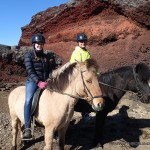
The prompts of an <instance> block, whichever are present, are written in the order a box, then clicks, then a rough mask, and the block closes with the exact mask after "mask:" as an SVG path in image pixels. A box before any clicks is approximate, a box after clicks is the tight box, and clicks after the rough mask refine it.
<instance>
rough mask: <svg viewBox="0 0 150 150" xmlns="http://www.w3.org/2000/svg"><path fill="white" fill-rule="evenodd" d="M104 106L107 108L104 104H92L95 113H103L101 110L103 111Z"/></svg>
mask: <svg viewBox="0 0 150 150" xmlns="http://www.w3.org/2000/svg"><path fill="white" fill-rule="evenodd" d="M104 106H105V103H104V102H99V103H96V104H94V103H93V104H92V108H93V110H95V111H101V110H103V108H104Z"/></svg>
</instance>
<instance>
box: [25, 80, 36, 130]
mask: <svg viewBox="0 0 150 150" xmlns="http://www.w3.org/2000/svg"><path fill="white" fill-rule="evenodd" d="M37 88H38V86H37V84H36V83H35V82H33V81H29V80H27V81H26V96H25V104H24V125H25V128H29V127H30V118H31V114H30V113H31V106H32V99H33V95H34V93H35V92H36V90H37Z"/></svg>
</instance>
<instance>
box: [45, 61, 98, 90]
mask: <svg viewBox="0 0 150 150" xmlns="http://www.w3.org/2000/svg"><path fill="white" fill-rule="evenodd" d="M82 64H85V65H86V69H88V70H89V69H90V70H92V71H95V72H96V70H97V69H98V65H97V63H96V61H94V60H93V59H88V60H87V61H85V62H74V63H70V62H67V63H66V64H65V65H63V66H62V67H59V68H58V69H56V70H54V71H53V72H52V74H51V75H50V77H49V79H48V80H47V86H46V88H47V89H48V90H50V91H58V92H63V91H64V90H65V89H66V88H67V87H68V85H69V83H70V82H71V81H73V80H74V79H75V77H76V75H77V73H78V70H79V69H78V70H77V69H75V68H77V67H79V66H78V65H80V66H81V65H82Z"/></svg>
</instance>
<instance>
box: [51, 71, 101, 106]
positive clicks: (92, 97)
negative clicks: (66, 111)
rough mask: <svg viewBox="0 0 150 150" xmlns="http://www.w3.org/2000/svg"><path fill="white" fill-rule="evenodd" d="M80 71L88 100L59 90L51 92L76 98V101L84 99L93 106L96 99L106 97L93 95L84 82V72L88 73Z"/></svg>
mask: <svg viewBox="0 0 150 150" xmlns="http://www.w3.org/2000/svg"><path fill="white" fill-rule="evenodd" d="M79 71H80V75H81V79H82V83H83V87H84V92H85V93H86V95H87V97H86V98H84V97H82V96H80V95H79V94H78V93H77V94H78V96H76V95H72V94H69V93H66V92H62V91H59V90H53V89H49V90H50V91H52V92H57V93H60V94H62V95H67V96H70V97H72V98H75V99H83V100H86V101H87V102H88V103H91V104H92V101H93V99H94V98H103V97H104V96H103V95H97V96H93V95H92V93H91V92H90V90H89V89H88V87H87V85H86V84H85V81H84V77H83V72H86V71H82V70H81V69H80V70H79ZM88 94H89V95H90V98H89V97H88Z"/></svg>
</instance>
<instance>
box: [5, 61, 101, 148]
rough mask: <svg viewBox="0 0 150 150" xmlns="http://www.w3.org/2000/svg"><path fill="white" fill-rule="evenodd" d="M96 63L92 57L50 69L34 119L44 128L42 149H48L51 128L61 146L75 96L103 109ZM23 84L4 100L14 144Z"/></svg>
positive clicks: (21, 107)
mask: <svg viewBox="0 0 150 150" xmlns="http://www.w3.org/2000/svg"><path fill="white" fill-rule="evenodd" d="M96 69H97V67H96V64H95V63H94V61H93V60H88V61H86V62H85V63H78V62H75V63H73V64H70V63H66V64H65V65H64V66H62V67H61V68H58V69H57V70H56V71H54V72H53V74H52V76H51V78H49V79H48V83H47V87H46V89H45V90H44V91H43V93H42V95H41V97H40V99H39V105H38V109H37V110H36V112H35V118H36V121H37V122H38V123H40V124H41V125H43V126H44V127H45V147H44V149H45V150H47V149H48V150H49V149H52V140H53V136H54V133H55V131H58V137H59V149H60V150H63V149H64V144H65V134H66V130H67V127H68V125H69V122H70V120H71V117H72V116H73V112H74V105H75V104H76V102H77V99H78V98H83V99H84V100H85V101H88V102H89V103H91V104H92V107H93V109H94V110H95V111H100V110H102V108H103V104H104V100H103V98H102V96H101V90H100V87H99V83H98V79H97V75H96ZM24 102H25V87H24V86H20V87H17V88H16V89H14V90H13V91H12V92H11V93H10V95H9V99H8V104H9V110H10V115H11V121H12V136H13V140H12V146H13V149H16V147H17V143H16V142H17V133H18V127H19V128H21V125H23V123H24V117H23V116H24V115H23V114H24Z"/></svg>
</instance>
